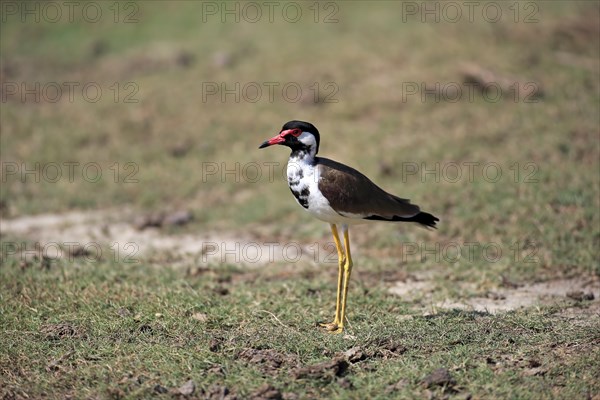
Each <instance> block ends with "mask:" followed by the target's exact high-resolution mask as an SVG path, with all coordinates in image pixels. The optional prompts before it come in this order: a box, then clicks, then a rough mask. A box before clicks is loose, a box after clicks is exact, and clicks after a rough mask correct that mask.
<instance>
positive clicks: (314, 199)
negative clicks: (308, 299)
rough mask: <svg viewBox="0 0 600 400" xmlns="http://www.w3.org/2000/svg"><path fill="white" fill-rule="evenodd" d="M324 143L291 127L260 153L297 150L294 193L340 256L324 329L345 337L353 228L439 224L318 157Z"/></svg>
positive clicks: (309, 129)
mask: <svg viewBox="0 0 600 400" xmlns="http://www.w3.org/2000/svg"><path fill="white" fill-rule="evenodd" d="M319 141H320V136H319V131H318V130H317V128H315V126H314V125H312V124H310V123H308V122H302V121H290V122H288V123H286V124H285V125H283V128H281V131H280V132H279V134H278V135H277V136H275V137H273V138H271V139H269V140H267V141H266V142H264V143H263V144H261V145H260V147H259V148H260V149H262V148H264V147H268V146H272V145H274V144H281V145H284V146H287V147H289V148H290V149H292V154H290V159H289V161H288V166H287V178H288V185H289V187H290V190H291V191H292V193H293V194H294V197H295V198H296V201H298V204H300V205H301V206H302V207H304V208H305V209H306V210H307V211H308V212H309V213H311V214H312V215H314V216H315V217H317V218H318V219H320V220H322V221H325V222H328V223H329V224H330V226H331V232H332V233H333V240H334V242H335V246H336V248H337V252H338V265H339V267H338V288H337V302H336V306H335V318H334V320H333V322H332V323H329V324H321V326H323V327H325V328H326V329H327V330H328V331H330V332H335V333H339V332H342V331H343V329H344V321H345V320H346V297H347V295H348V282H349V280H350V273H351V272H352V256H351V255H350V239H349V237H348V225H353V224H360V223H365V222H369V221H391V222H416V223H418V224H421V225H423V226H426V227H432V228H435V223H436V221H439V219H438V218H436V217H434V216H433V215H431V214H429V213H426V212H421V211H420V209H419V206H417V205H415V204H411V203H410V201H409V200H407V199H401V198H400V197H396V196H394V195H392V194H389V193H387V192H386V191H385V190H383V189H381V188H380V187H379V186H377V185H376V184H374V183H373V182H371V180H370V179H369V178H367V177H366V176H364V175H363V174H361V173H360V172H358V171H357V170H355V169H353V168H350V167H348V166H346V165H344V164H340V163H338V162H336V161H333V160H329V159H327V158H321V157H317V153H318V151H319ZM337 225H341V227H342V232H343V234H344V248H345V249H343V248H342V244H341V242H340V237H339V234H338V229H337Z"/></svg>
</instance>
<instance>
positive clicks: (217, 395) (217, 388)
mask: <svg viewBox="0 0 600 400" xmlns="http://www.w3.org/2000/svg"><path fill="white" fill-rule="evenodd" d="M205 398H206V399H207V400H235V399H237V396H235V395H234V394H232V393H230V392H229V389H228V388H227V387H226V386H221V385H213V386H211V387H210V388H209V389H208V391H207V392H206V397H205Z"/></svg>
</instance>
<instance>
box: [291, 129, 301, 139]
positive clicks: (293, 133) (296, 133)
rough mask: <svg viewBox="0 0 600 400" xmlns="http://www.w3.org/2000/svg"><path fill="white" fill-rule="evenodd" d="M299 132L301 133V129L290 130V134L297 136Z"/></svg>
mask: <svg viewBox="0 0 600 400" xmlns="http://www.w3.org/2000/svg"><path fill="white" fill-rule="evenodd" d="M301 133H302V131H301V130H300V129H294V130H293V131H292V136H295V137H298V136H300V134H301Z"/></svg>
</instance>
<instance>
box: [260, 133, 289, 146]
mask: <svg viewBox="0 0 600 400" xmlns="http://www.w3.org/2000/svg"><path fill="white" fill-rule="evenodd" d="M282 133H283V132H281V133H280V134H279V135H277V136H275V137H272V138H271V139H269V140H267V141H265V142H263V144H261V145H260V146H258V148H259V149H264V148H265V147H269V146H273V145H274V144H281V143H283V142H285V137H283V135H282Z"/></svg>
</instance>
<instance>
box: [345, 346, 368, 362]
mask: <svg viewBox="0 0 600 400" xmlns="http://www.w3.org/2000/svg"><path fill="white" fill-rule="evenodd" d="M344 356H345V357H346V359H347V360H348V361H349V362H350V363H352V364H354V363H357V362H359V361H363V360H366V359H367V358H369V355H368V354H367V353H365V352H364V351H363V350H362V349H361V348H360V347H353V348H351V349H349V350H346V351H345V352H344Z"/></svg>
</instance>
